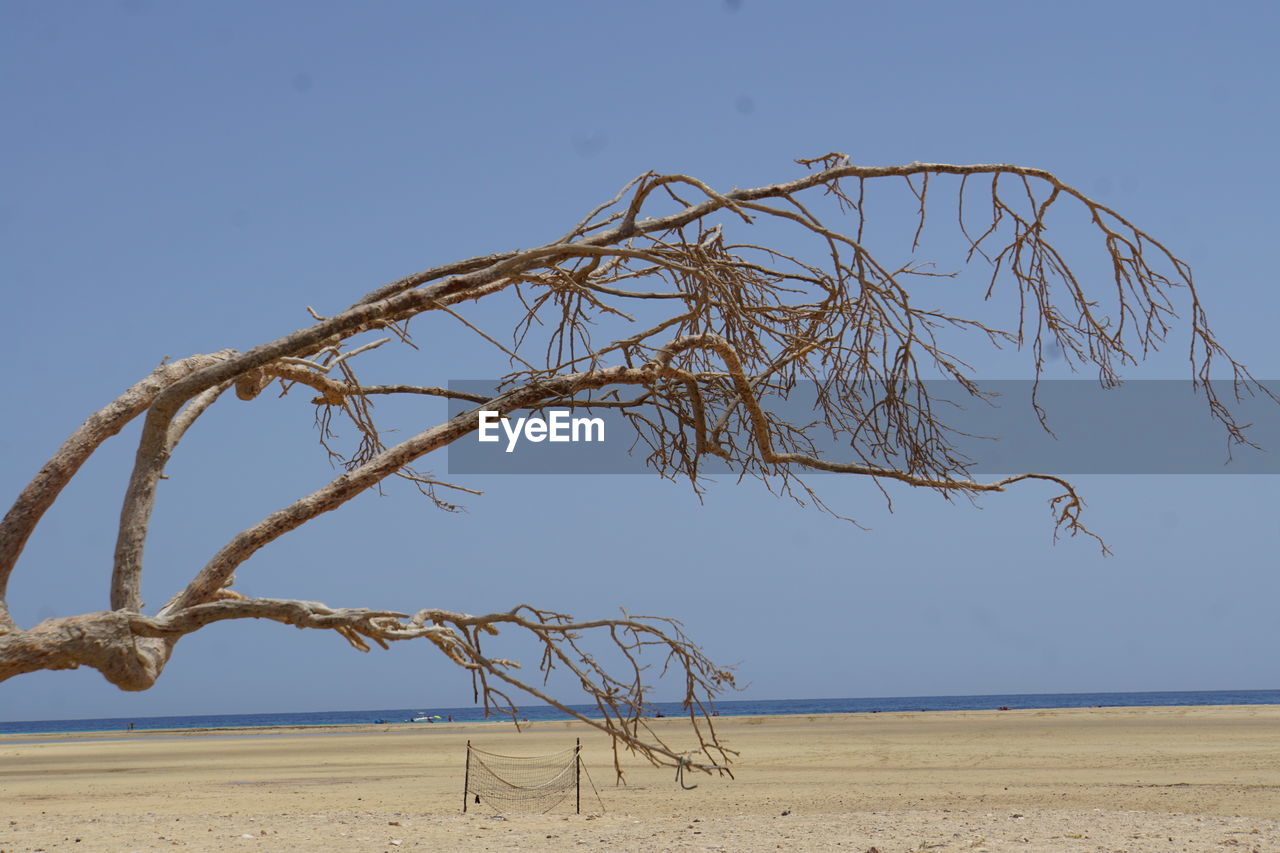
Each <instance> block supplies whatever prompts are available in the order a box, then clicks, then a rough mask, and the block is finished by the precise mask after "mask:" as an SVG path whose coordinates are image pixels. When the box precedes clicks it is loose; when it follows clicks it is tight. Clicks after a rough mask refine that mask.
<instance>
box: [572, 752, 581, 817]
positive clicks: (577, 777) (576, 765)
mask: <svg viewBox="0 0 1280 853" xmlns="http://www.w3.org/2000/svg"><path fill="white" fill-rule="evenodd" d="M573 795H574V813H575V814H582V738H580V737H577V738H574V739H573Z"/></svg>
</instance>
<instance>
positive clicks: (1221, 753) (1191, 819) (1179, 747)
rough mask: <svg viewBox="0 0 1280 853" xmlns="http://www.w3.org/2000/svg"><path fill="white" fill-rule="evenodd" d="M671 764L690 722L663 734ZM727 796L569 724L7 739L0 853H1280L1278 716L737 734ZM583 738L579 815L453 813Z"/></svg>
mask: <svg viewBox="0 0 1280 853" xmlns="http://www.w3.org/2000/svg"><path fill="white" fill-rule="evenodd" d="M655 725H656V726H657V727H658V728H660V729H661V731H662V732H663V735H664V737H669V739H670V741H671V742H672V743H673V745H674V746H678V747H685V746H688V745H691V744H689V743H688V742H689V741H690V739H691V738H690V735H689V733H688V729H687V723H683V724H682V723H681V721H679V720H674V719H666V720H657V721H655ZM717 725H718V728H719V729H720V731H721V733H722V735H723V737H724V739H725V740H726V741H727V743H728V745H729V746H731V747H733V748H735V749H738V750H740V752H741V756H740V758H739V760H738V761H737V763H736V764H735V766H734V771H735V774H736V776H737V778H736V779H732V780H731V779H727V778H724V779H722V778H717V777H707V776H702V775H696V776H693V777H692V778H691V779H690V781H692V782H696V783H697V784H698V787H697V789H696V790H691V791H686V790H682V789H681V788H680V787H679V785H677V783H676V781H675V778H674V772H673V771H672V770H671V769H669V768H668V769H662V770H657V769H653V768H650V767H648V766H646V765H642V764H639V763H637V762H636V761H635V760H634V759H624V769H625V770H626V777H627V782H628V784H627V785H625V786H615V785H614V775H613V772H612V764H611V755H610V750H609V746H608V742H607V739H605V738H604V737H602V736H600V735H598V734H596V733H594V731H593V730H591V729H589V728H588V727H586V726H584V725H580V724H576V723H574V724H571V723H565V722H544V723H535V724H533V725H531V726H529V727H528V728H527V729H526V730H525V731H524V732H521V733H516V732H515V731H514V729H513V727H512V726H511V724H510V723H496V722H495V723H469V724H452V725H451V724H434V725H425V724H419V725H392V726H369V727H362V728H358V729H354V730H353V729H350V728H342V729H335V730H311V729H307V730H274V729H273V730H261V731H258V732H245V731H244V730H237V731H236V733H235V734H234V735H233V734H229V733H227V732H200V733H177V732H175V733H168V734H165V735H156V734H154V733H150V732H134V733H128V734H126V733H105V734H98V735H75V736H67V735H49V736H32V735H7V736H3V737H0V851H6V853H16V851H28V850H47V851H53V850H59V851H63V850H77V851H129V850H173V849H182V850H191V851H203V850H219V851H221V850H226V851H248V850H257V851H267V850H272V851H275V850H281V851H283V850H288V851H322V850H334V851H398V850H399V851H403V850H427V849H431V850H436V851H455V850H462V851H470V850H476V851H482V850H494V851H497V850H556V851H559V850H573V851H579V850H581V851H595V850H627V851H661V850H681V851H684V850H699V851H703V850H720V851H765V850H768V851H775V850H840V851H858V853H865V851H868V850H873V849H874V850H877V851H879V853H898V851H908V850H911V851H923V850H933V851H961V850H963V851H983V850H987V851H1015V850H1016V851H1055V852H1056V851H1089V853H1096V851H1153V852H1154V851H1257V852H1258V853H1262V851H1280V707H1274V706H1263V707H1216V708H1203V707H1198V708H1113V709H1072V710H1053V711H1035V710H1030V711H974V712H930V713H881V714H840V715H821V716H786V717H736V718H728V717H725V718H720V719H719V720H718V721H717ZM575 737H581V738H582V742H583V757H584V760H585V763H586V766H587V769H588V771H589V774H590V777H591V780H593V781H594V784H595V786H596V787H597V788H599V799H598V800H597V798H596V795H595V793H593V791H592V787H591V785H590V784H589V782H588V780H587V779H586V778H585V777H584V779H583V786H582V788H583V790H582V808H583V814H582V815H581V816H578V815H574V814H572V813H571V811H572V804H571V802H570V803H569V804H568V812H566V811H565V810H564V809H563V807H562V809H561V810H560V812H559V813H552V814H545V815H516V814H512V815H506V816H498V815H495V814H494V813H493V812H492V811H491V810H490V809H488V808H487V807H485V806H483V805H481V806H475V807H473V810H472V811H471V812H469V813H468V814H465V815H464V814H462V813H461V806H462V773H463V761H464V745H465V743H466V741H467V740H468V739H470V740H472V741H473V742H474V743H475V744H476V746H478V747H481V748H484V749H487V750H490V751H494V752H505V753H511V754H521V755H534V754H545V753H550V752H554V751H557V750H559V749H562V748H565V747H567V746H572V745H573V741H574V738H575Z"/></svg>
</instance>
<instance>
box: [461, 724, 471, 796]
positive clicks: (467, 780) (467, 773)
mask: <svg viewBox="0 0 1280 853" xmlns="http://www.w3.org/2000/svg"><path fill="white" fill-rule="evenodd" d="M470 788H471V741H470V740H468V741H467V766H466V769H465V770H463V771H462V813H463V814H466V813H467V791H468V790H469V789H470Z"/></svg>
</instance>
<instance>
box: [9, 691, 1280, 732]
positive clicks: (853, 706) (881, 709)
mask: <svg viewBox="0 0 1280 853" xmlns="http://www.w3.org/2000/svg"><path fill="white" fill-rule="evenodd" d="M1174 705H1280V690H1202V691H1192V692H1163V693H1031V694H1013V695H993V696H900V697H886V698H877V699H755V700H751V699H736V700H725V701H722V702H716V703H715V710H716V712H717V713H718V714H719V715H720V716H722V717H754V716H773V715H778V714H801V715H813V714H850V713H855V714H856V713H886V712H893V711H925V712H928V711H982V710H996V709H1009V710H1013V709H1050V708H1125V707H1159V706H1174ZM572 707H573V708H574V710H575V711H580V712H582V713H583V714H585V715H586V716H594V715H595V706H593V705H592V706H588V705H582V706H572ZM650 707H651V713H652V714H654V715H659V714H661V715H663V716H668V717H679V716H682V715H684V714H685V713H686V712H685V711H683V710H682V709H681V707H680V704H679V703H678V702H654V703H653V704H652V705H651V706H650ZM518 715H519V718H520V719H522V720H529V721H538V720H564V719H568V717H567V715H565V714H564V713H563V712H562V711H559V710H557V709H556V708H552V707H550V706H546V705H529V706H523V707H521V708H520V709H519V711H518ZM424 717H425V718H438V719H435V720H434V721H435V722H448V721H449V720H453V721H454V722H460V723H467V722H478V721H482V720H485V719H489V720H503V719H510V717H509V716H504V715H501V714H490V715H489V716H488V717H487V718H486V717H485V714H484V709H483V708H479V707H475V706H470V707H461V708H449V707H439V708H437V707H432V706H429V705H422V706H418V707H415V708H372V709H368V710H358V711H291V712H285V713H275V714H198V715H192V716H176V717H104V718H100V719H78V720H27V721H18V722H0V734H48V733H58V732H67V733H71V732H116V731H124V730H127V729H128V727H129V725H130V724H132V725H133V729H134V731H147V730H158V729H217V730H222V731H223V733H225V734H235V730H236V729H247V728H259V727H277V728H289V729H295V728H296V727H300V726H367V725H369V724H371V723H377V724H387V725H409V726H423V725H428V723H426V722H413V720H414V718H419V719H421V718H424ZM291 733H292V732H291Z"/></svg>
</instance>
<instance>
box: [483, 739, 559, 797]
mask: <svg viewBox="0 0 1280 853" xmlns="http://www.w3.org/2000/svg"><path fill="white" fill-rule="evenodd" d="M466 779H467V790H466V803H467V804H468V805H470V806H473V807H474V806H476V805H480V806H487V807H488V808H491V809H493V810H494V811H498V812H549V811H551V810H552V809H554V808H555V807H556V806H558V805H560V804H561V803H564V802H565V801H566V800H567V801H568V805H569V807H570V808H572V809H575V810H576V809H577V804H578V750H577V748H576V747H570V748H569V749H564V750H561V751H560V752H556V753H552V754H551V755H535V756H519V755H499V754H497V753H494V752H486V751H484V750H482V749H476V748H475V747H474V746H471V745H470V744H467V776H466Z"/></svg>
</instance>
